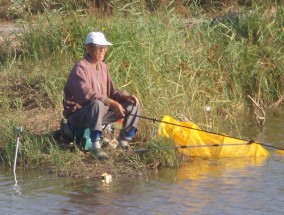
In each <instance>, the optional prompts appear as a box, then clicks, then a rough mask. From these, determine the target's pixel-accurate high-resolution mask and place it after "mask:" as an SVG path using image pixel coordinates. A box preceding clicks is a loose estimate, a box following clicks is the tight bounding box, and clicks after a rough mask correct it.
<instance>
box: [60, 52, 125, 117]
mask: <svg viewBox="0 0 284 215" xmlns="http://www.w3.org/2000/svg"><path fill="white" fill-rule="evenodd" d="M124 95H126V92H122V91H117V90H115V88H114V84H113V82H112V79H111V77H110V74H109V71H108V68H107V65H106V64H105V63H103V62H100V63H99V69H97V68H96V66H95V65H94V64H92V63H91V62H90V60H89V57H88V55H86V56H85V57H84V58H83V59H82V60H80V61H79V62H78V63H77V64H75V66H74V67H73V69H72V70H71V72H70V74H69V76H68V79H67V82H66V84H65V87H64V102H63V107H64V111H63V115H64V116H65V117H66V118H67V117H68V116H70V115H71V114H72V113H73V112H75V111H76V110H78V109H80V108H81V107H82V106H84V105H86V104H88V102H89V101H93V100H95V99H98V100H104V98H106V97H108V98H110V99H113V100H116V101H118V102H121V101H123V96H124ZM105 107H106V110H105V111H106V112H107V110H108V107H107V106H105Z"/></svg>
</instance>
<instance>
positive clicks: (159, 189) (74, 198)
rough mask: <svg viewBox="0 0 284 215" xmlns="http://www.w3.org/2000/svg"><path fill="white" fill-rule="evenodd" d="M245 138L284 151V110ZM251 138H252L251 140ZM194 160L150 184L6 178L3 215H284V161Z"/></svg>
mask: <svg viewBox="0 0 284 215" xmlns="http://www.w3.org/2000/svg"><path fill="white" fill-rule="evenodd" d="M241 133H244V135H247V136H248V137H251V138H255V137H258V138H260V139H257V140H259V141H260V142H261V141H263V142H265V143H269V144H271V145H273V146H278V147H284V111H270V112H269V114H268V115H267V121H266V124H265V127H264V131H263V132H262V133H260V132H258V131H257V129H256V128H255V127H253V126H252V125H250V124H249V123H248V124H247V125H243V127H242V129H241ZM249 134H250V135H249ZM267 149H268V150H269V152H270V154H271V155H270V157H268V158H241V159H239V158H238V159H228V158H227V159H202V158H200V159H194V160H193V161H192V162H189V163H186V164H184V165H183V166H182V167H180V168H165V169H161V170H158V171H155V172H153V174H152V175H150V176H149V177H148V178H131V177H119V178H114V179H113V180H112V182H110V183H105V182H102V181H93V180H87V181H80V180H76V179H73V178H60V177H56V176H54V175H51V174H49V173H48V172H47V171H45V170H33V171H21V170H17V177H16V179H17V183H16V181H15V178H14V175H13V171H12V170H11V169H8V170H7V169H4V168H2V169H1V171H0V214H1V215H6V214H7V215H11V214H13V215H17V214H21V215H25V214H26V215H31V214H49V215H51V214H82V215H83V214H135V215H136V214H141V215H142V214H143V215H144V214H149V215H151V214H153V215H160V214H177V215H179V214H194V215H195V214H206V215H207V214H208V215H210V214H212V215H213V214H214V215H215V214H218V215H220V214H236V215H237V214H238V215H239V214H242V215H243V214H249V215H253V214H256V215H261V214H275V215H276V214H277V215H278V214H284V154H281V153H277V152H278V151H277V150H273V149H270V148H267Z"/></svg>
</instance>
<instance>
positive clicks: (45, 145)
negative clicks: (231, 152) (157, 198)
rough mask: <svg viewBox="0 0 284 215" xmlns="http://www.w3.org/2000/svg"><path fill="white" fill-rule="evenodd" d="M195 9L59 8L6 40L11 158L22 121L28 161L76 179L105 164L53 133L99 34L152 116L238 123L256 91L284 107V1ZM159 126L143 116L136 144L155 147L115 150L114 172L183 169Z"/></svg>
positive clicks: (119, 79) (5, 105) (4, 109)
mask: <svg viewBox="0 0 284 215" xmlns="http://www.w3.org/2000/svg"><path fill="white" fill-rule="evenodd" d="M186 9H187V10H188V11H187V12H186V11H183V13H182V14H181V13H179V12H178V11H177V10H176V9H175V7H174V5H173V4H169V5H168V7H165V8H164V9H163V10H161V11H156V12H155V13H154V12H149V10H144V9H143V8H141V5H140V4H137V5H135V3H133V4H130V3H129V4H127V5H124V7H117V8H114V9H113V10H114V11H113V15H112V16H108V17H104V16H103V17H102V16H95V15H94V14H93V13H90V11H88V10H82V9H81V10H79V11H76V10H65V11H64V13H62V12H60V10H59V11H56V12H55V11H53V12H44V13H43V14H41V15H38V16H37V19H33V18H32V17H29V19H28V20H29V21H22V23H21V24H20V25H19V28H20V32H16V33H15V34H13V35H12V37H8V36H7V37H3V42H2V44H1V50H0V62H1V73H0V77H1V82H0V87H1V94H0V100H1V105H0V108H1V110H0V111H1V115H2V116H3V118H4V119H3V123H2V128H1V136H2V141H1V146H2V148H3V150H2V154H1V157H2V160H4V161H5V162H6V163H8V164H10V165H11V164H12V162H13V158H14V157H13V156H14V150H15V147H14V145H15V134H14V133H13V132H14V130H15V127H16V126H19V125H20V126H23V127H24V131H25V135H24V136H23V139H22V145H21V147H20V157H19V162H20V164H22V165H26V166H41V165H46V164H48V165H50V166H51V167H52V169H54V170H57V171H58V172H61V173H63V174H68V175H76V174H77V172H80V170H82V169H85V170H86V171H89V168H88V167H90V165H91V166H92V165H93V166H92V167H93V168H95V167H96V168H103V167H99V166H100V165H101V163H99V162H94V161H93V160H92V159H91V158H89V157H88V156H85V155H82V153H81V152H80V151H79V150H77V149H75V150H74V151H72V152H70V151H69V150H62V149H61V148H59V147H58V146H57V144H56V143H55V140H54V139H53V137H52V135H51V132H52V131H54V130H56V129H58V126H59V121H60V118H61V112H62V106H61V101H62V93H63V92H62V89H63V86H64V83H65V80H66V77H67V75H68V73H69V71H70V69H71V67H72V66H73V64H74V63H75V62H76V61H77V60H79V59H80V58H81V57H82V56H83V54H84V50H83V42H84V38H85V35H86V34H87V33H88V32H90V31H102V32H104V33H105V34H106V35H107V38H108V39H109V40H110V41H111V42H113V44H114V45H113V47H111V48H110V49H109V51H108V55H107V58H106V62H107V64H108V65H109V68H110V71H111V74H112V77H113V80H114V82H115V83H116V86H117V88H120V89H125V90H127V91H129V92H130V93H134V94H136V95H138V97H139V98H140V100H141V104H142V108H143V115H145V116H149V117H156V118H158V119H159V118H161V117H162V116H163V115H166V114H167V115H172V116H174V117H176V118H179V119H186V118H187V119H189V120H192V121H194V122H196V123H197V124H199V125H202V126H206V128H207V129H208V128H209V129H211V130H218V129H219V128H220V127H221V126H222V122H223V121H224V118H225V116H226V117H227V119H229V120H230V121H232V122H234V121H235V120H236V118H235V113H236V112H237V111H239V110H244V109H249V107H250V106H251V101H250V100H248V98H247V96H248V95H250V96H252V97H253V98H254V99H255V100H257V101H261V102H263V104H264V106H269V105H272V104H279V103H280V102H279V101H281V99H282V98H283V92H284V85H283V82H284V74H283V71H284V59H283V58H284V57H283V51H284V50H283V49H284V46H283V45H284V44H283V43H284V42H283V41H284V29H283V28H284V26H283V23H284V10H283V7H281V6H278V5H277V3H275V4H273V5H271V6H269V7H265V4H264V6H258V5H254V4H252V5H250V7H249V8H246V7H243V8H238V12H237V13H229V14H228V12H226V9H224V11H222V12H220V13H219V14H224V15H215V17H216V19H214V21H212V10H211V12H210V14H209V13H205V12H204V11H206V10H204V8H202V7H201V6H200V5H196V4H193V5H192V4H191V5H189V6H188V7H187V8H186ZM249 9H250V10H249ZM272 9H273V11H272ZM216 10H217V9H216ZM271 11H272V12H271ZM215 12H216V11H215ZM185 14H186V15H185ZM226 14H227V15H226ZM228 17H229V18H228ZM11 38H12V39H11ZM277 102H278V103H277ZM208 107H210V111H208ZM157 126H158V125H157V124H153V123H152V122H151V121H147V120H146V121H144V120H141V123H140V130H139V133H138V137H137V139H136V142H137V143H140V144H142V145H143V147H150V149H151V151H150V153H148V154H143V155H137V154H134V155H133V154H131V155H130V154H127V153H124V152H120V153H122V154H118V156H115V155H116V154H115V153H116V152H109V153H114V158H113V160H111V161H109V162H108V163H107V166H108V167H109V168H111V171H116V170H115V168H116V167H115V163H120V162H122V161H123V162H124V163H126V164H127V165H128V166H130V167H131V168H132V167H135V168H137V169H138V171H142V172H143V170H142V169H144V168H146V167H147V166H154V167H156V166H161V165H162V166H176V165H178V164H179V162H180V161H181V159H183V158H179V156H178V155H177V153H175V151H174V150H171V151H168V152H165V151H163V150H159V147H160V146H161V145H163V144H172V143H171V141H165V140H164V139H161V138H158V137H156V136H155V132H156V129H157ZM153 146H154V147H153ZM155 146H156V147H155ZM137 147H138V148H139V147H141V146H140V145H138V146H137ZM74 155H75V156H74ZM104 168H105V166H104Z"/></svg>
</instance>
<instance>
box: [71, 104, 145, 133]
mask: <svg viewBox="0 0 284 215" xmlns="http://www.w3.org/2000/svg"><path fill="white" fill-rule="evenodd" d="M120 104H121V105H122V107H123V108H124V110H125V117H124V120H123V128H122V129H123V131H124V132H129V131H131V130H132V129H136V128H137V124H138V120H139V118H138V117H137V115H138V116H139V115H140V111H141V110H140V105H135V106H134V105H132V104H130V103H128V102H122V103H120ZM129 114H131V115H129ZM119 119H121V118H120V117H118V116H117V115H116V114H115V113H114V111H112V110H111V109H107V107H106V106H105V105H104V104H103V102H102V101H100V100H94V101H91V102H89V103H88V104H87V105H86V106H84V107H82V108H81V109H79V110H77V111H76V112H75V113H73V114H72V115H71V116H69V117H68V122H69V123H70V124H71V125H72V127H73V128H89V129H90V130H91V131H95V130H96V131H102V129H103V125H107V124H109V123H112V122H115V121H117V120H119Z"/></svg>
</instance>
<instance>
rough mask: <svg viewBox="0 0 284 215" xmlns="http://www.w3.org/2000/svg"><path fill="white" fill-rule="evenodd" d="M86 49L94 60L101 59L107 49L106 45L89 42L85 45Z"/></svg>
mask: <svg viewBox="0 0 284 215" xmlns="http://www.w3.org/2000/svg"><path fill="white" fill-rule="evenodd" d="M87 51H88V53H89V55H90V57H91V58H92V60H93V61H94V62H97V61H103V60H104V57H105V54H106V51H107V46H100V45H95V44H89V45H87Z"/></svg>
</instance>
